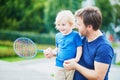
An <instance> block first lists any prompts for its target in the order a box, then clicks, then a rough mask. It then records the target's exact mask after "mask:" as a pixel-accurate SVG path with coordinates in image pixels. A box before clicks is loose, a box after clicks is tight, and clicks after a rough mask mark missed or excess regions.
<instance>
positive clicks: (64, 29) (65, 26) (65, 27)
mask: <svg viewBox="0 0 120 80" xmlns="http://www.w3.org/2000/svg"><path fill="white" fill-rule="evenodd" d="M56 29H57V30H59V31H60V32H61V33H62V34H63V35H66V34H68V33H70V32H71V31H72V25H70V24H69V23H68V21H65V20H61V21H59V22H58V23H57V24H56Z"/></svg>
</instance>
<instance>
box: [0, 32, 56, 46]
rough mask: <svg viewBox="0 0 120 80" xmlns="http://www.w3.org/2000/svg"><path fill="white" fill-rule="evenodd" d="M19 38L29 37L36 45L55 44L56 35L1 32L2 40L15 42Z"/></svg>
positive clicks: (0, 38) (0, 37)
mask: <svg viewBox="0 0 120 80" xmlns="http://www.w3.org/2000/svg"><path fill="white" fill-rule="evenodd" d="M18 37H28V38H30V39H32V40H33V41H34V42H35V43H39V44H53V45H54V44H55V35H54V34H38V33H33V32H18V31H3V30H1V31H0V40H11V41H14V40H15V39H17V38H18Z"/></svg>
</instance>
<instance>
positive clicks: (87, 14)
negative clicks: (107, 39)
mask: <svg viewBox="0 0 120 80" xmlns="http://www.w3.org/2000/svg"><path fill="white" fill-rule="evenodd" d="M75 16H76V17H80V18H82V19H83V23H84V24H85V26H88V25H92V26H93V29H94V30H98V29H99V28H100V26H101V24H102V14H101V11H100V10H99V9H98V8H97V7H93V6H89V7H85V8H82V9H79V10H77V11H76V12H75Z"/></svg>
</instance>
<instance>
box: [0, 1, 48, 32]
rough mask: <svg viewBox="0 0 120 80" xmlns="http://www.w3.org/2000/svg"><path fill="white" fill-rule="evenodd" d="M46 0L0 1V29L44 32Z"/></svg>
mask: <svg viewBox="0 0 120 80" xmlns="http://www.w3.org/2000/svg"><path fill="white" fill-rule="evenodd" d="M45 1H46V0H0V13H1V15H0V24H1V25H0V29H9V30H19V31H37V32H45V27H44V21H43V16H44V12H43V11H44V3H45Z"/></svg>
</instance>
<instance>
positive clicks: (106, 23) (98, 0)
mask: <svg viewBox="0 0 120 80" xmlns="http://www.w3.org/2000/svg"><path fill="white" fill-rule="evenodd" d="M103 5H104V6H103ZM95 6H97V7H99V8H100V10H101V12H102V17H103V22H102V30H104V31H105V32H106V31H108V30H110V28H111V27H110V26H111V25H110V24H111V23H112V22H113V14H112V12H113V8H112V5H111V4H110V1H109V0H95Z"/></svg>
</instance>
